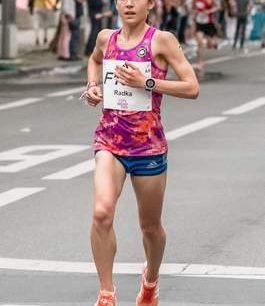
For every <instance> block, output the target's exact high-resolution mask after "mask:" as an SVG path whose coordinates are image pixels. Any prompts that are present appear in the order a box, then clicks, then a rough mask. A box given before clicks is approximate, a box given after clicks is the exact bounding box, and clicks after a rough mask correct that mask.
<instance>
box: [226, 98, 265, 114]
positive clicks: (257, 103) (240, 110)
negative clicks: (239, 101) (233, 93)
mask: <svg viewBox="0 0 265 306" xmlns="http://www.w3.org/2000/svg"><path fill="white" fill-rule="evenodd" d="M264 105H265V97H260V98H258V99H256V100H253V101H250V102H248V103H245V104H243V105H240V106H238V107H235V108H231V109H229V110H227V111H224V112H223V115H241V114H244V113H247V112H250V111H252V110H253V109H256V108H258V107H261V106H264Z"/></svg>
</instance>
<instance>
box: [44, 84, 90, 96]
mask: <svg viewBox="0 0 265 306" xmlns="http://www.w3.org/2000/svg"><path fill="white" fill-rule="evenodd" d="M84 90H85V87H84V86H82V87H76V88H72V89H68V90H63V91H57V92H53V93H50V94H48V95H46V97H49V98H56V97H64V96H69V95H72V94H76V93H81V92H82V91H84Z"/></svg>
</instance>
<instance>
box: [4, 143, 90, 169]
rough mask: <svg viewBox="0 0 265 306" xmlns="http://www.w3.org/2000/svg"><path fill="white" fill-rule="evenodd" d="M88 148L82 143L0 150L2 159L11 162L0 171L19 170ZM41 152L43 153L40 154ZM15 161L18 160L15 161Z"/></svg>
mask: <svg viewBox="0 0 265 306" xmlns="http://www.w3.org/2000/svg"><path fill="white" fill-rule="evenodd" d="M88 148H89V146H82V145H36V146H25V147H19V148H16V149H13V150H8V151H4V152H0V161H8V162H9V164H6V165H3V166H0V173H1V172H2V173H15V172H19V171H21V170H25V169H27V168H30V167H33V166H36V165H39V164H42V163H46V162H48V161H51V160H54V159H57V158H60V157H65V156H68V155H71V154H74V153H78V152H81V151H84V150H87V149H88ZM38 151H39V152H38ZM40 152H42V153H41V154H40ZM14 161H17V162H15V163H14Z"/></svg>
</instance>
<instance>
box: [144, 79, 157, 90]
mask: <svg viewBox="0 0 265 306" xmlns="http://www.w3.org/2000/svg"><path fill="white" fill-rule="evenodd" d="M144 87H145V90H147V91H152V90H154V89H155V87H156V80H155V79H154V78H148V79H146V80H145V85H144Z"/></svg>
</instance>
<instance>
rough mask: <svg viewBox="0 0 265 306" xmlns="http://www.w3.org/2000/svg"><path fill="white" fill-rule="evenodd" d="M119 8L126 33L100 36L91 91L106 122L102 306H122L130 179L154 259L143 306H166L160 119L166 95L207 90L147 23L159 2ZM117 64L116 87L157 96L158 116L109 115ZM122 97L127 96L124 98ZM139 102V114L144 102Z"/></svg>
mask: <svg viewBox="0 0 265 306" xmlns="http://www.w3.org/2000/svg"><path fill="white" fill-rule="evenodd" d="M116 5H117V9H118V12H119V14H120V17H121V20H122V28H121V29H118V30H114V31H113V30H108V29H104V30H102V31H101V32H100V33H99V35H98V37H97V42H96V46H95V49H94V51H93V53H92V55H91V57H90V58H89V61H88V85H87V90H86V92H85V93H84V94H85V97H86V102H87V104H89V105H91V106H96V105H98V104H101V102H103V108H102V111H103V114H102V117H101V119H100V122H99V125H98V127H97V128H96V131H95V138H94V150H95V161H96V166H95V173H94V201H93V202H94V203H93V204H94V206H93V220H92V227H91V245H92V252H93V256H94V260H95V264H96V268H97V272H98V276H99V281H100V291H99V295H98V299H97V302H96V304H95V306H115V305H117V296H116V290H115V285H114V284H113V274H112V270H113V262H114V257H115V253H116V237H115V233H114V229H113V220H114V214H115V208H116V203H117V200H118V198H119V196H120V194H121V191H122V188H123V184H124V182H125V178H126V174H127V173H129V174H130V177H131V182H132V185H133V188H134V191H135V194H136V199H137V204H138V213H139V223H140V227H141V230H142V234H143V246H144V250H145V255H146V264H145V265H144V269H143V275H142V281H141V286H140V290H139V294H138V296H137V297H136V305H137V306H147V305H148V306H154V305H158V286H159V283H158V281H159V268H160V265H161V262H162V258H163V253H164V248H165V243H166V234H165V231H164V229H163V227H162V224H161V212H162V206H163V198H164V192H165V187H166V177H167V172H166V171H167V150H168V147H167V142H166V139H165V134H164V131H163V127H162V124H161V118H160V105H161V99H162V94H169V95H172V96H174V97H176V98H177V97H178V98H188V99H196V98H197V96H198V93H199V85H198V82H197V78H196V76H195V73H194V71H193V69H192V67H191V65H190V64H189V62H188V61H187V60H186V58H185V56H184V54H183V51H182V49H181V47H180V45H179V43H178V41H177V39H176V38H175V36H174V35H173V34H171V33H169V32H163V31H160V30H157V29H155V28H153V27H151V26H149V25H148V24H147V23H146V20H147V17H148V14H149V12H150V10H151V9H152V8H153V7H154V0H117V2H116ZM113 60H122V61H125V64H124V62H123V64H122V65H121V64H118V65H116V66H114V67H116V70H115V68H113V69H114V73H115V75H116V82H117V83H116V84H118V85H119V86H121V84H123V86H121V87H123V88H124V92H123V93H121V94H122V95H129V96H130V91H131V93H132V92H133V93H134V92H135V91H137V90H138V93H139V92H140V96H141V97H143V99H145V97H146V95H148V94H149V95H150V104H151V108H150V109H149V110H148V111H147V110H140V111H139V110H135V109H133V108H132V109H130V106H129V107H128V105H127V104H126V103H120V108H122V107H124V108H125V109H124V110H123V109H116V108H115V109H112V108H110V107H109V106H108V107H106V105H108V103H109V101H110V100H111V99H115V94H114V93H113V95H112V96H110V95H108V96H106V92H105V86H106V84H107V83H108V82H110V80H109V79H111V76H113V75H114V73H113V74H112V73H107V74H105V75H104V78H103V84H104V97H103V95H102V89H101V87H100V86H99V82H100V78H101V76H102V68H104V67H105V66H104V65H105V64H106V65H108V63H109V62H113ZM118 63H120V62H118ZM146 63H147V65H148V63H149V65H150V67H151V77H146V75H145V72H142V70H141V69H140V68H139V67H140V65H141V64H142V65H146ZM168 66H171V67H172V68H173V70H174V72H175V74H176V75H177V78H176V80H173V81H172V80H170V81H168V80H165V78H166V74H167V69H168ZM147 70H148V69H147ZM147 72H148V71H147ZM114 87H115V85H114ZM108 90H109V89H108ZM114 92H115V93H116V94H118V95H119V94H120V93H119V91H118V90H117V91H116V90H114ZM123 97H124V96H123ZM125 100H126V99H125ZM125 100H123V99H122V100H121V101H123V102H124V101H125ZM125 102H126V101H125ZM134 102H135V101H134ZM136 102H137V103H136V108H137V107H139V105H140V104H141V102H142V101H141V99H138V100H137V101H136ZM147 108H148V107H147Z"/></svg>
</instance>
